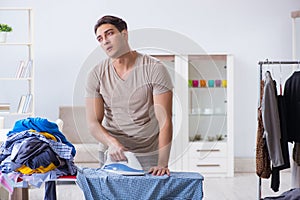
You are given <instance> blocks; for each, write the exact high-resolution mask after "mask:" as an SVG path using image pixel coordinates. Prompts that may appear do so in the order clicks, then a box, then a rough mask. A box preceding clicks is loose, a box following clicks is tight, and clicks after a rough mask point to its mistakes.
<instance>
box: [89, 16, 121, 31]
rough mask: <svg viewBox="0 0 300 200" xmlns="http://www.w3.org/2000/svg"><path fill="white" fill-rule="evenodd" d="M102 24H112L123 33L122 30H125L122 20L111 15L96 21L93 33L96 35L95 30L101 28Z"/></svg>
mask: <svg viewBox="0 0 300 200" xmlns="http://www.w3.org/2000/svg"><path fill="white" fill-rule="evenodd" d="M102 24H112V25H114V26H115V27H116V28H117V29H118V30H119V31H120V32H121V31H123V30H124V29H125V30H127V24H126V22H125V21H124V20H123V19H121V18H119V17H115V16H112V15H105V16H103V17H101V18H100V19H99V20H98V21H97V23H96V25H95V26H94V31H95V33H96V31H97V29H98V28H99V26H101V25H102Z"/></svg>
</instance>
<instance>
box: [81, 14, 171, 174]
mask: <svg viewBox="0 0 300 200" xmlns="http://www.w3.org/2000/svg"><path fill="white" fill-rule="evenodd" d="M95 34H96V38H97V40H98V42H99V43H100V45H101V47H102V49H103V50H104V51H105V53H106V54H107V56H108V57H109V58H107V59H105V60H104V61H102V62H101V63H100V64H99V65H97V66H95V67H94V68H93V69H92V70H91V71H90V72H89V75H88V79H87V84H86V111H87V121H88V126H89V130H90V132H91V133H92V134H93V136H94V137H95V138H96V139H97V140H98V141H99V142H101V143H102V144H105V145H106V146H107V147H108V153H109V155H110V156H111V158H112V159H114V160H116V161H121V160H126V157H125V156H124V151H131V152H133V153H135V154H136V155H137V158H138V160H139V161H140V163H141V165H142V167H143V168H144V170H148V171H149V173H152V174H153V175H158V176H159V175H164V174H168V175H169V174H170V171H169V169H168V161H169V154H170V148H171V142H172V127H173V126H172V88H173V86H172V82H171V79H170V76H169V74H168V71H167V70H166V68H165V67H164V66H163V65H162V63H160V62H159V61H158V60H157V59H155V58H152V57H150V56H148V55H143V54H141V53H138V52H136V51H132V50H131V49H130V47H129V44H128V31H127V24H126V22H125V21H123V20H122V19H120V18H118V17H115V16H104V17H102V18H101V19H99V20H98V22H97V24H96V25H95Z"/></svg>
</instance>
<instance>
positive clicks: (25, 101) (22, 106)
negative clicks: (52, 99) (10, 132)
mask: <svg viewBox="0 0 300 200" xmlns="http://www.w3.org/2000/svg"><path fill="white" fill-rule="evenodd" d="M31 104H32V94H26V95H22V96H21V98H20V101H19V105H18V110H17V113H28V112H29V110H30V108H31Z"/></svg>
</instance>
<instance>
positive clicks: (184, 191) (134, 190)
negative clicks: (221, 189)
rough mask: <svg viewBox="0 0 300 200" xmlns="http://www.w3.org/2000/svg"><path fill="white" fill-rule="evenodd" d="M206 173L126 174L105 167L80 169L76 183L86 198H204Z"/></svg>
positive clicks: (119, 199)
mask: <svg viewBox="0 0 300 200" xmlns="http://www.w3.org/2000/svg"><path fill="white" fill-rule="evenodd" d="M202 181H203V176H202V175H200V174H199V173H192V172H171V175H170V176H167V175H164V176H152V175H150V174H146V175H144V176H123V175H120V174H115V173H112V172H107V171H105V170H103V169H94V168H79V169H78V173H77V184H78V185H79V187H80V188H81V190H82V191H83V192H84V196H85V199H88V200H90V199H97V200H98V199H99V200H100V199H104V200H108V199H118V200H122V199H124V200H128V199H130V200H140V199H143V200H147V199H151V200H153V199H195V200H201V199H202V197H203V188H202Z"/></svg>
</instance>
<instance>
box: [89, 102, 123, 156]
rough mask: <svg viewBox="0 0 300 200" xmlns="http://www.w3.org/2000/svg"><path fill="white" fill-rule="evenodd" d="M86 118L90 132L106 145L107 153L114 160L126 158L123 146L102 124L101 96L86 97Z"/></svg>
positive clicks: (102, 106)
mask: <svg viewBox="0 0 300 200" xmlns="http://www.w3.org/2000/svg"><path fill="white" fill-rule="evenodd" d="M85 104H86V118H87V124H88V129H89V131H90V133H91V134H92V135H93V136H94V138H96V139H97V140H98V141H99V142H101V143H103V144H105V145H107V146H108V147H109V148H108V153H109V154H110V156H111V158H113V159H114V160H117V161H118V160H126V157H125V156H124V153H123V152H124V151H126V149H125V147H124V146H123V145H122V144H121V143H120V142H119V141H118V140H117V139H116V138H114V137H112V136H111V135H110V134H109V133H108V131H107V130H106V129H105V128H104V127H103V126H102V120H103V118H104V103H103V99H102V98H88V97H87V98H86V100H85Z"/></svg>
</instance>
